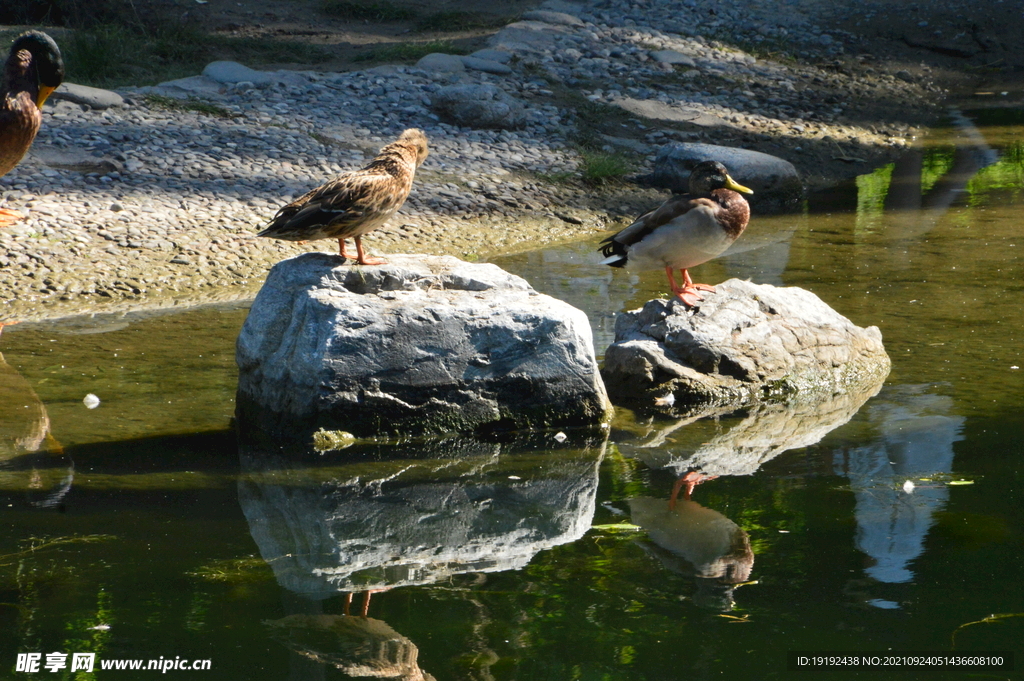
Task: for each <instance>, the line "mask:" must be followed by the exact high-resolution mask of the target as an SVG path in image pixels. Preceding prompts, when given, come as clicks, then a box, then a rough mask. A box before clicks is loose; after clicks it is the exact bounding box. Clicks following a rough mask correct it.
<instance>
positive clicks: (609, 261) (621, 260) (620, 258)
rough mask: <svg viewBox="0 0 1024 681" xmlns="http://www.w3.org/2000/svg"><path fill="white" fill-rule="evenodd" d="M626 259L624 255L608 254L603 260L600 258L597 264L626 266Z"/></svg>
mask: <svg viewBox="0 0 1024 681" xmlns="http://www.w3.org/2000/svg"><path fill="white" fill-rule="evenodd" d="M626 260H627V258H626V256H625V255H612V256H609V257H607V258H605V259H604V260H602V261H601V262H599V263H598V264H599V265H608V266H609V267H625V266H626Z"/></svg>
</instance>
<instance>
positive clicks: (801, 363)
mask: <svg viewBox="0 0 1024 681" xmlns="http://www.w3.org/2000/svg"><path fill="white" fill-rule="evenodd" d="M717 289H718V290H717V292H716V293H703V294H702V295H703V296H704V300H703V301H702V302H701V303H700V305H699V306H698V307H696V308H693V309H688V308H687V307H686V306H685V305H683V304H682V303H681V302H679V301H678V300H676V299H674V298H673V299H669V300H661V299H658V300H651V301H648V302H647V304H646V305H644V307H643V308H642V309H639V310H633V311H630V312H626V313H623V314H621V315H619V316H618V318H617V319H616V323H615V343H613V344H612V345H611V346H610V347H609V348H608V350H607V352H606V353H605V366H604V369H603V370H602V375H603V376H604V380H605V384H606V385H607V386H608V392H609V394H610V395H611V397H612V400H613V401H614V402H615V403H616V404H624V405H631V406H653V405H655V404H672V405H673V406H674V409H675V410H676V411H681V412H689V413H693V412H697V411H701V410H704V409H709V408H714V407H720V406H734V407H737V408H739V407H742V406H746V405H749V404H756V403H759V402H773V401H787V400H790V399H792V398H794V397H800V398H807V397H809V396H812V395H815V394H819V395H829V394H833V393H841V392H845V391H847V390H851V389H853V388H854V387H855V386H863V385H865V384H868V383H871V382H874V381H877V380H878V377H879V376H882V377H884V376H885V375H887V374H888V372H889V368H890V366H891V363H890V361H889V356H888V355H887V354H886V353H885V348H883V347H882V334H881V332H880V331H879V330H878V327H876V326H872V327H869V328H867V329H863V328H860V327H858V326H855V325H854V324H853V323H852V322H851V321H850V320H849V319H847V318H846V317H843V316H842V315H840V314H839V313H838V312H836V311H835V310H833V309H832V308H831V307H829V306H828V305H826V304H825V303H824V302H822V301H821V299H820V298H818V297H817V296H816V295H814V294H813V293H811V292H810V291H805V290H803V289H800V288H796V287H788V288H777V287H775V286H768V285H758V284H752V283H750V282H748V281H740V280H738V279H730V280H728V281H726V282H725V283H723V284H720V285H718V287H717Z"/></svg>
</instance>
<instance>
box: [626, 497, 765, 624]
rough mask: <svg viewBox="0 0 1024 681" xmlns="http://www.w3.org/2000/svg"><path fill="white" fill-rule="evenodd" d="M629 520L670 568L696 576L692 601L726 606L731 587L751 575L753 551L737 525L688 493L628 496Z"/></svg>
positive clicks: (729, 606) (714, 607)
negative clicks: (674, 496) (680, 496)
mask: <svg viewBox="0 0 1024 681" xmlns="http://www.w3.org/2000/svg"><path fill="white" fill-rule="evenodd" d="M629 509H630V514H631V516H632V518H633V522H634V523H636V524H637V525H639V526H640V527H642V528H643V529H644V530H646V532H647V537H648V539H649V541H648V542H645V543H644V547H645V548H646V549H647V550H648V552H649V553H651V555H653V556H655V557H656V558H657V559H658V560H659V561H661V563H662V565H664V566H665V567H666V568H667V569H669V570H671V571H672V572H678V573H681V574H684V575H689V576H692V577H693V578H694V581H695V583H696V586H697V588H696V590H695V592H694V594H693V602H694V604H695V605H697V606H698V607H701V608H706V609H709V610H717V611H721V612H725V611H728V610H731V609H732V607H733V605H734V604H735V603H734V601H733V591H734V590H735V589H736V587H737V586H740V585H742V584H743V583H745V582H746V581H747V580H748V579H749V578H750V572H751V570H753V568H754V552H753V551H752V550H751V548H750V538H749V537H748V536H747V533H746V532H744V531H743V530H742V529H741V528H740V527H739V525H737V524H736V523H734V522H733V521H732V520H729V519H728V518H726V517H725V516H724V515H722V514H721V513H719V512H718V511H715V510H712V509H710V508H705V507H704V506H701V505H700V504H698V503H697V502H695V501H693V500H692V499H690V498H689V497H685V498H683V499H672V500H669V501H665V500H664V499H653V498H650V497H636V498H634V499H630V500H629Z"/></svg>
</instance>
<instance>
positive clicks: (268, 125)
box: [0, 0, 935, 321]
mask: <svg viewBox="0 0 1024 681" xmlns="http://www.w3.org/2000/svg"><path fill="white" fill-rule="evenodd" d="M780 3H781V4H780ZM784 4H785V1H784V0H778V1H777V2H773V1H771V0H764V1H762V2H760V3H755V5H754V6H753V7H747V8H745V9H744V13H743V14H742V16H741V15H740V13H739V12H738V11H737V10H733V9H730V8H728V7H723V6H722V5H721V3H717V2H714V1H713V0H685V1H683V2H678V1H666V2H651V1H650V0H599V2H589V3H585V4H581V5H579V7H581V10H580V11H578V12H576V13H573V14H569V13H567V12H566V11H565V9H566V8H568V7H569V5H570V3H558V7H560V8H561V9H559V10H558V11H551V10H546V9H544V8H543V6H542V9H541V10H539V11H537V12H536V13H531V20H530V21H525V22H519V23H517V24H515V26H516V27H517V28H515V31H518V32H519V33H518V35H519V36H520V37H522V36H523V35H525V34H524V33H523V32H524V31H530V30H533V29H531V28H530V26H535V27H540V28H541V29H543V28H544V27H545V26H548V27H550V29H551V30H549V31H548V32H547V33H546V34H545V35H550V36H555V38H557V39H552V40H551V41H550V42H549V43H545V42H544V41H543V40H538V41H535V42H533V43H531V44H530V46H529V47H528V49H527V48H526V47H524V48H523V50H524V51H523V52H522V53H521V54H520V53H515V57H516V58H513V52H515V50H514V49H513V48H510V47H509V45H510V44H511V43H509V42H507V41H506V42H502V41H501V39H500V38H501V33H502V32H501V31H499V32H498V35H496V36H495V37H494V41H493V42H492V47H496V46H499V45H501V46H503V49H487V50H481V51H478V52H476V53H474V54H473V55H472V56H471V57H469V58H459V57H455V56H451V55H433V56H431V59H429V60H428V62H427V64H433V65H442V66H443V68H442V69H441V70H436V71H435V70H429V71H428V70H426V69H425V68H416V67H412V66H380V67H374V68H372V69H368V70H365V71H355V72H347V73H314V72H293V71H287V72H284V71H279V72H267V73H264V72H259V71H254V70H252V69H247V68H245V67H243V66H241V65H235V64H232V63H224V62H220V63H214V64H212V65H210V67H208V68H207V69H206V71H205V73H206V74H207V75H206V76H195V77H193V78H185V79H180V80H178V81H174V84H173V87H172V86H171V84H163V86H158V87H156V88H125V89H123V90H122V91H120V92H119V93H117V94H119V95H120V96H121V97H122V98H123V101H124V102H125V104H124V105H122V106H111V107H110V108H107V109H105V110H94V109H92V108H91V107H90V108H86V109H83V108H82V107H81V106H78V105H69V102H66V101H64V102H59V106H47V107H46V109H45V115H44V123H43V126H42V129H41V131H40V133H39V135H38V137H37V142H36V143H37V144H39V145H47V146H49V147H55V148H75V149H77V150H83V151H85V152H87V153H89V154H91V155H93V156H95V157H104V158H109V159H111V163H110V164H109V166H107V165H104V166H102V167H100V168H99V169H98V170H95V171H89V172H84V173H83V172H80V171H76V170H74V169H70V168H62V167H49V166H44V165H41V163H40V162H39V161H32V160H31V159H29V160H27V161H25V162H23V163H22V164H21V165H19V166H18V167H16V168H15V169H14V170H12V171H11V172H10V173H8V174H7V175H6V176H4V177H2V178H0V205H2V206H3V207H5V208H9V209H13V210H18V211H21V212H23V213H27V214H28V217H27V218H26V219H25V220H23V221H22V222H20V223H18V225H16V226H15V227H12V228H8V229H5V230H4V231H3V232H0V299H2V300H4V301H6V302H8V303H9V305H8V306H7V308H8V311H6V312H0V321H2V320H3V318H4V317H5V315H6V316H7V317H14V318H19V319H23V320H29V319H32V318H42V317H46V316H48V315H51V316H52V315H54V314H57V313H56V312H53V310H54V309H56V308H58V307H61V305H63V306H64V308H65V309H66V308H67V307H69V306H74V305H79V308H78V309H81V305H82V304H83V300H86V301H100V300H102V301H103V302H104V303H105V304H107V303H109V301H110V300H115V299H126V298H139V297H140V296H143V295H151V296H155V295H156V294H157V293H161V292H163V293H168V294H175V295H176V294H177V293H179V292H193V291H197V290H201V289H204V288H206V289H211V290H220V289H224V288H225V287H230V286H239V287H241V288H244V287H245V286H249V285H250V284H251V283H252V282H258V281H260V280H262V278H263V277H264V276H265V274H266V271H267V269H268V267H269V266H270V264H272V263H273V262H275V261H277V260H280V259H281V258H283V257H288V256H290V255H293V254H297V253H300V252H303V251H308V250H311V249H316V248H320V249H322V250H325V251H334V250H335V249H336V244H332V242H330V241H328V240H325V241H319V242H313V243H312V244H308V245H305V246H300V245H296V244H293V243H290V242H289V243H286V242H278V241H274V240H270V239H258V238H255V236H254V235H255V233H256V232H257V231H258V230H259V229H260V228H261V227H262V226H264V225H265V224H266V223H267V222H268V221H269V220H270V218H271V217H272V216H273V215H274V213H275V212H276V211H277V209H278V208H280V207H281V206H282V205H284V204H285V203H287V202H289V201H291V200H292V199H293V198H295V197H297V196H299V195H301V194H302V193H304V192H306V191H308V190H309V189H312V188H314V187H316V186H318V185H320V184H322V183H323V182H325V181H326V180H328V179H330V178H331V177H333V176H335V175H337V174H339V173H343V172H346V171H350V170H355V169H357V168H359V167H361V166H362V165H364V164H365V162H366V160H367V159H368V158H370V157H372V156H373V155H374V154H375V153H376V152H377V150H378V149H379V148H380V147H381V146H383V145H384V144H386V143H388V142H390V141H392V140H393V139H394V138H395V137H397V135H398V134H399V133H400V132H401V131H402V130H403V129H405V128H408V127H419V128H422V129H423V130H424V131H425V132H426V134H427V137H428V139H429V140H430V145H431V155H430V157H429V158H428V159H427V161H426V163H425V164H424V165H423V167H422V168H421V169H420V172H419V173H418V175H417V179H416V182H415V183H414V185H413V189H412V193H411V194H410V197H409V200H408V201H407V203H406V204H405V206H404V207H403V208H402V210H401V211H400V213H399V214H398V215H397V216H396V218H395V219H393V220H392V221H391V223H390V225H389V226H388V227H385V228H382V229H380V230H378V231H376V232H374V233H373V235H371V236H370V237H369V238H368V239H367V244H368V245H369V247H370V248H371V249H372V250H376V252H378V253H386V252H388V251H389V250H404V251H407V252H408V251H409V250H417V251H422V252H429V253H441V252H446V253H452V254H454V255H460V256H463V255H476V254H479V253H481V252H488V251H490V252H493V251H494V250H496V249H508V248H511V247H512V245H513V244H516V243H520V242H525V241H527V240H528V239H533V238H536V239H540V240H543V239H559V238H569V237H571V236H573V235H579V234H585V233H588V232H593V231H595V230H596V229H601V228H602V225H603V223H601V222H598V221H597V216H596V214H595V213H593V212H591V213H589V214H588V215H587V216H586V219H583V220H581V219H579V218H578V217H575V216H573V215H569V214H568V213H566V216H565V217H564V218H559V217H558V216H556V215H555V214H553V213H551V212H550V211H551V210H552V209H554V208H555V207H557V209H558V210H560V211H563V212H566V209H568V208H572V207H573V206H574V205H578V206H580V210H585V209H584V208H583V206H585V205H588V204H589V203H590V201H589V196H588V194H589V192H590V190H588V189H585V188H580V187H578V186H572V185H561V184H558V183H552V182H551V181H550V180H547V179H545V178H549V177H555V176H558V175H559V174H572V173H575V172H577V171H578V168H579V166H580V162H581V159H580V156H579V154H578V152H577V151H576V150H575V146H574V143H573V140H574V135H575V133H576V125H577V122H578V116H577V112H576V111H575V110H573V109H571V108H568V107H566V106H565V105H564V103H562V101H561V100H559V99H556V98H555V89H556V88H568V89H572V90H575V91H577V92H578V93H579V94H580V95H581V96H583V97H585V98H586V99H587V100H590V101H591V102H594V103H595V104H597V105H608V106H617V104H616V103H617V102H624V101H636V100H644V101H651V102H658V103H660V104H659V105H664V106H668V107H671V108H672V109H674V110H678V111H680V112H686V116H690V115H691V114H692V115H694V116H695V117H698V116H705V117H707V118H708V119H709V120H715V121H727V122H729V124H730V125H733V126H735V127H736V128H737V129H739V130H741V131H742V130H746V131H751V132H761V131H764V130H776V131H778V134H786V135H794V134H795V135H800V136H802V137H801V138H799V139H805V138H810V137H814V136H818V137H821V136H822V135H825V134H827V135H830V136H832V137H833V138H834V139H836V140H840V141H844V142H845V141H847V140H866V141H869V142H871V143H873V144H878V145H884V144H892V145H899V144H901V143H902V140H901V138H899V137H898V136H896V137H894V136H893V135H894V134H895V133H894V131H892V130H890V131H888V133H887V134H886V135H883V134H881V133H877V134H876V133H874V132H872V131H870V130H865V129H863V128H858V127H856V126H855V125H854V124H853V123H848V124H847V123H842V122H841V121H838V120H837V117H839V116H841V115H842V111H843V105H844V104H845V103H846V100H844V99H838V98H835V97H832V98H829V97H825V98H822V97H821V96H820V90H821V86H822V85H823V84H831V85H834V86H836V87H840V88H845V89H847V90H849V91H850V92H860V93H869V94H872V95H873V96H877V95H878V94H879V93H880V92H881V91H880V90H878V89H876V88H877V87H878V85H877V84H874V85H872V84H869V83H865V82H861V81H859V80H857V79H856V78H854V77H852V76H848V75H844V74H843V73H840V72H837V71H833V70H825V69H822V68H816V67H814V66H810V65H807V64H801V63H799V62H790V61H786V62H776V61H766V60H762V59H758V58H756V57H755V56H754V55H752V54H749V53H746V52H743V51H741V50H738V49H735V48H734V47H729V46H725V45H723V44H720V43H717V42H716V41H714V40H711V39H708V38H707V37H705V36H706V35H708V34H714V33H720V32H721V29H722V27H724V26H725V25H726V24H728V27H729V29H730V31H731V32H732V33H734V34H735V36H736V37H737V38H743V39H744V40H748V41H750V42H751V43H754V44H756V43H759V42H762V41H765V40H778V39H780V37H783V36H788V37H786V40H788V41H791V42H792V44H793V46H794V50H796V51H798V52H801V51H802V52H804V53H805V54H807V55H813V56H815V57H816V58H820V57H823V56H824V57H827V56H829V55H838V54H841V53H842V51H843V50H844V49H845V48H844V47H843V45H844V40H845V39H847V38H849V36H848V35H846V34H844V33H843V32H842V31H838V30H830V32H829V33H828V34H824V33H822V32H821V31H820V30H818V32H817V33H815V32H814V31H813V30H810V27H809V26H808V25H807V22H806V19H801V18H800V17H801V16H802V15H800V14H799V12H797V13H796V14H793V13H792V12H790V13H789V14H787V15H786V16H787V17H789V20H788V23H787V24H786V26H785V27H783V26H781V25H780V24H782V23H783V18H784V17H783V16H782V14H784V12H782V11H781V10H780V6H781V5H784ZM712 7H714V8H717V9H718V10H719V11H718V13H717V14H712V13H710V12H708V9H709V8H712ZM790 15H792V16H790ZM545 22H552V23H545ZM524 26H525V28H524ZM538 30H540V29H538ZM545 30H547V29H545ZM545 44H547V45H548V47H544V45H545ZM652 56H653V58H652ZM445 57H449V58H445ZM481 61H483V62H486V63H484V64H483V66H486V67H487V68H488V69H489V71H490V72H487V71H480V70H476V66H479V65H480V62H481ZM466 65H475V66H474V67H473V68H471V69H470V70H463V69H465V66H466ZM448 69H454V72H450V71H448ZM897 75H898V76H901V77H903V74H897ZM906 76H909V74H906ZM214 78H216V79H219V80H215V79H214ZM912 80H914V79H913V78H907V79H906V80H900V79H899V78H896V77H892V78H888V77H887V79H886V80H885V88H887V90H886V92H887V95H888V96H889V97H891V98H893V99H894V100H896V99H898V98H899V97H902V98H903V99H905V100H907V101H910V100H912V99H917V100H922V101H923V100H927V99H928V97H929V96H931V97H932V98H934V96H935V93H932V92H930V91H925V90H923V89H922V86H921V85H919V84H915V83H913V82H908V81H912ZM210 83H213V84H214V85H216V87H211V86H210ZM454 83H459V84H488V85H489V86H495V87H498V88H500V89H501V90H503V91H504V92H506V93H507V94H509V95H510V96H512V97H514V98H516V99H517V100H521V101H523V102H524V103H525V106H526V123H525V127H524V128H523V129H521V130H516V131H503V130H473V129H469V128H465V127H460V126H456V125H449V124H446V123H444V122H442V121H441V120H440V119H439V117H438V116H437V115H436V114H435V113H433V112H432V111H431V110H430V108H429V107H430V105H431V102H432V101H433V99H434V98H435V97H436V96H437V93H438V92H440V91H441V90H442V88H444V87H445V86H447V85H451V84H454ZM190 88H191V89H190ZM148 93H160V94H167V95H170V96H180V97H183V98H187V97H189V96H195V97H199V98H200V99H206V100H208V101H209V103H210V104H212V105H213V106H214V107H216V109H215V110H213V111H205V112H204V111H190V110H188V109H187V108H182V109H166V108H161V107H160V106H159V105H158V104H157V103H153V102H150V101H148V100H147V99H146V95H147V94H148ZM895 95H899V97H896V96H895ZM115 101H116V100H115ZM680 115H682V114H680ZM631 124H633V125H634V126H635V129H636V130H644V129H646V127H647V125H649V124H650V121H644V122H643V123H641V122H640V121H639V120H634V121H631ZM627 127H628V126H627ZM690 134H697V133H679V132H677V131H675V130H669V131H667V133H662V131H660V130H657V129H654V130H652V131H650V134H648V135H647V141H648V142H656V143H658V144H664V143H667V142H670V141H672V140H673V139H685V136H686V135H690ZM612 139H618V138H614V137H613V138H612ZM889 140H892V141H889ZM793 146H795V145H793ZM619 148H623V149H628V147H622V146H620V147H619ZM647 149H650V151H649V152H647V151H646V150H647ZM655 151H656V147H653V146H652V147H648V146H647V145H644V143H642V142H639V141H637V145H636V146H635V147H634V149H632V150H630V152H631V153H634V154H636V157H635V160H636V164H637V172H638V173H643V172H645V171H649V170H650V167H651V163H652V162H653V157H654V152H655ZM631 191H632V193H634V194H636V195H637V197H638V202H641V203H647V202H650V198H649V196H648V195H644V194H643V193H642V190H640V189H636V190H631ZM620 202H621V201H620ZM616 205H617V204H616ZM643 207H644V205H640V206H636V207H634V209H636V208H643ZM524 216H526V217H529V219H525V218H524ZM467 220H468V221H469V222H467ZM531 220H532V222H531ZM474 221H479V223H480V224H479V225H478V226H477V227H476V230H475V231H474V225H476V222H474ZM501 221H504V222H502V223H501V224H508V225H510V226H511V227H513V228H511V229H496V228H495V225H496V224H498V223H499V222H501ZM411 223H415V224H416V228H415V229H413V228H411V227H410V224H411ZM577 223H583V224H577ZM530 225H533V226H532V227H530ZM530 230H533V231H530ZM495 232H500V233H502V234H503V236H502V238H501V239H500V240H496V239H494V238H492V237H491V236H490V235H491V234H493V233H495ZM63 263H73V264H74V265H75V266H76V267H75V268H69V267H67V266H65V265H64V264H63ZM58 271H60V272H61V273H62V274H61V277H60V278H58V277H51V274H50V273H52V272H58ZM217 295H223V296H226V299H231V297H232V296H235V297H237V296H239V295H243V294H241V293H232V292H230V291H228V292H227V293H223V294H220V293H218V294H217ZM55 301H61V303H60V305H58V304H57V303H56V302H55ZM51 304H52V305H51ZM48 306H50V307H48ZM53 306H56V307H53ZM62 314H67V312H66V311H64V312H62Z"/></svg>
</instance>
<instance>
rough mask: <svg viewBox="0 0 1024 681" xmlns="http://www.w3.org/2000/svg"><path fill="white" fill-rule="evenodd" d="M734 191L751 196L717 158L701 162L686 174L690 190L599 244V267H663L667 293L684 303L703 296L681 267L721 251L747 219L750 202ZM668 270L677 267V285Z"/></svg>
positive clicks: (705, 287)
mask: <svg viewBox="0 0 1024 681" xmlns="http://www.w3.org/2000/svg"><path fill="white" fill-rule="evenodd" d="M738 192H742V193H743V194H753V193H754V192H753V191H751V190H750V189H747V188H746V187H744V186H743V185H741V184H737V183H736V181H735V180H733V179H732V178H731V177H729V173H728V171H726V169H725V166H724V165H722V164H721V163H718V162H717V161H703V162H701V163H698V164H697V165H696V166H694V168H693V170H692V171H691V172H690V193H689V194H682V195H679V196H673V197H672V198H670V199H669V200H668V201H666V202H665V203H663V204H661V206H660V207H659V208H658V209H657V210H652V211H651V212H649V213H645V214H643V215H641V216H640V217H639V218H637V219H636V221H635V222H634V223H633V224H631V225H630V226H629V227H626V228H625V229H624V230H622V231H621V232H619V233H618V234H615V235H614V236H611V237H609V238H607V239H605V240H604V241H602V242H601V252H602V253H603V254H604V255H605V256H607V257H606V258H605V259H604V260H602V261H601V264H602V265H610V266H612V267H629V268H630V269H638V270H653V269H661V268H664V269H665V274H666V275H668V282H669V286H670V287H671V289H672V293H674V294H675V295H677V296H679V300H681V301H683V303H684V304H685V305H687V306H689V307H693V306H694V305H696V304H697V302H698V301H700V300H703V298H702V297H701V295H700V294H699V293H698V291H709V292H712V293H714V291H715V287H714V286H708V285H707V284H695V283H693V281H692V280H691V279H690V273H689V272H687V270H688V269H689V268H691V267H696V266H697V265H700V264H701V263H704V262H707V261H708V260H711V259H712V258H715V257H717V256H719V255H721V254H722V253H724V252H725V250H726V249H727V248H729V246H730V245H732V242H734V241H736V239H738V238H739V236H740V234H742V233H743V230H744V229H746V227H747V222H748V221H749V220H750V206H749V205H748V204H747V200H746V199H744V198H743V196H741V195H740V194H739V193H738ZM673 270H680V271H681V272H682V275H683V285H682V286H680V285H679V284H677V283H676V279H675V276H673V274H672V271H673Z"/></svg>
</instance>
